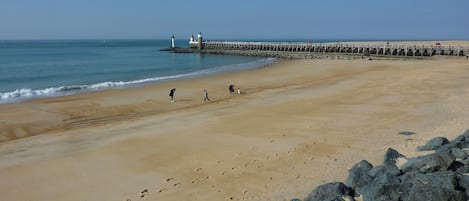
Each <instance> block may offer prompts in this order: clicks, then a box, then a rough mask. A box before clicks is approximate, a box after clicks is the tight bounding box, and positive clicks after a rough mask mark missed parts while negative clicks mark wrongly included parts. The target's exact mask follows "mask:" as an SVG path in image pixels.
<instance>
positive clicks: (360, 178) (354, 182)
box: [345, 160, 373, 192]
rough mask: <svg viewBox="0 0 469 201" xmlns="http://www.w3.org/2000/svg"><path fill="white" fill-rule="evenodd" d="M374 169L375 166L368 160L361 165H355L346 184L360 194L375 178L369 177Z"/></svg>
mask: <svg viewBox="0 0 469 201" xmlns="http://www.w3.org/2000/svg"><path fill="white" fill-rule="evenodd" d="M372 168H373V165H372V164H371V163H369V162H368V161H366V160H362V161H360V162H359V163H357V164H355V165H354V166H353V167H352V169H350V170H349V175H348V177H347V180H346V181H345V184H346V185H347V186H349V187H351V188H352V189H354V190H355V192H360V188H361V187H362V186H364V185H366V184H368V183H370V182H371V181H372V180H373V178H372V177H371V176H370V175H368V171H370V170H371V169H372Z"/></svg>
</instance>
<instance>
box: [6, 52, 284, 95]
mask: <svg viewBox="0 0 469 201" xmlns="http://www.w3.org/2000/svg"><path fill="white" fill-rule="evenodd" d="M275 62H277V61H276V58H263V57H259V58H257V59H256V60H254V61H251V62H247V63H240V64H229V65H223V66H217V67H214V68H208V69H203V70H198V71H194V72H187V73H182V74H175V75H165V76H160V77H150V78H143V79H138V80H129V81H105V82H101V83H94V84H83V85H72V86H60V87H49V88H43V89H30V88H22V89H16V90H15V91H10V92H3V93H0V98H1V99H0V104H6V103H18V102H24V101H28V100H34V99H47V98H54V97H61V96H70V95H75V94H83V93H91V92H96V91H102V90H116V89H126V88H135V87H142V86H146V85H154V84H159V83H163V82H171V81H175V80H181V79H191V78H199V77H204V76H211V75H216V74H223V73H229V72H235V71H242V70H249V69H255V68H262V67H264V66H269V65H272V64H274V63H275ZM230 68H233V69H230Z"/></svg>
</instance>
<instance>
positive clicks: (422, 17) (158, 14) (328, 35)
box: [0, 0, 469, 40]
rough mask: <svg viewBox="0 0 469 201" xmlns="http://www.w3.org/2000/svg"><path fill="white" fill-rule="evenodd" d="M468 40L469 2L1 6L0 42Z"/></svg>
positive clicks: (19, 2) (124, 0) (254, 0)
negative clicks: (192, 36) (198, 37)
mask: <svg viewBox="0 0 469 201" xmlns="http://www.w3.org/2000/svg"><path fill="white" fill-rule="evenodd" d="M198 32H202V33H203V35H204V38H206V39H207V38H208V39H356V40H364V39H396V40H419V39H420V40H430V39H435V40H444V39H445V40H447V39H466V40H469V0H230V1H226V0H198V1H196V0H135V1H131V0H0V40H8V39H166V38H170V37H171V35H174V36H175V37H176V38H188V37H189V36H190V34H197V33H198Z"/></svg>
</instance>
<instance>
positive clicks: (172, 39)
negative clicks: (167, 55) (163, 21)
mask: <svg viewBox="0 0 469 201" xmlns="http://www.w3.org/2000/svg"><path fill="white" fill-rule="evenodd" d="M171 48H174V35H173V36H171Z"/></svg>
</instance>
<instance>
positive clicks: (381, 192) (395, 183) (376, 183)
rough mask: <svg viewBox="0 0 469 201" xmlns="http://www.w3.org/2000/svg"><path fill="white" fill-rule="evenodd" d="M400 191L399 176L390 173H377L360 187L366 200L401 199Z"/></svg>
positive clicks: (386, 200) (385, 200) (391, 200)
mask: <svg viewBox="0 0 469 201" xmlns="http://www.w3.org/2000/svg"><path fill="white" fill-rule="evenodd" d="M400 191H401V190H400V180H399V178H398V177H397V176H396V175H391V174H388V173H383V174H379V175H377V177H375V178H374V179H373V181H372V182H370V183H369V184H367V185H365V186H363V187H362V188H361V189H360V193H361V194H362V196H363V200H364V201H399V198H400Z"/></svg>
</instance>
